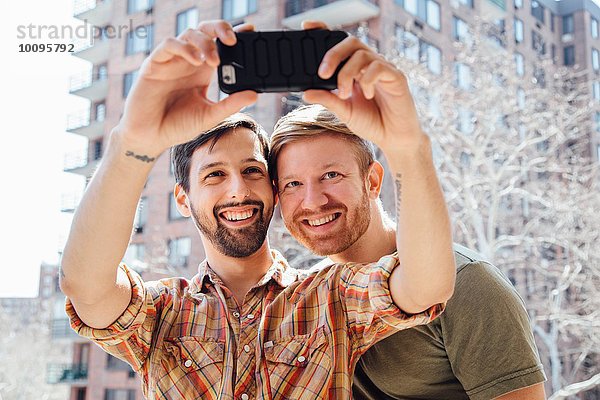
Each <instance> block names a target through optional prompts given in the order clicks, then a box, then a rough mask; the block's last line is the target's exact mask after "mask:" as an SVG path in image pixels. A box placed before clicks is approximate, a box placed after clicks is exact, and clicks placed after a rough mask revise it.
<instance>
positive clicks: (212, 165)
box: [198, 157, 265, 175]
mask: <svg viewBox="0 0 600 400" xmlns="http://www.w3.org/2000/svg"><path fill="white" fill-rule="evenodd" d="M249 162H256V163H259V164H265V161H261V160H259V159H258V158H254V157H249V158H246V159H244V160H242V163H249ZM225 165H226V164H225V163H224V162H223V161H215V162H212V163H208V164H206V165H203V166H201V167H200V168H199V169H198V175H200V174H201V173H202V172H204V171H206V170H207V169H210V168H215V167H223V166H225Z"/></svg>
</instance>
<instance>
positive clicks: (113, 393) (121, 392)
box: [104, 389, 135, 400]
mask: <svg viewBox="0 0 600 400" xmlns="http://www.w3.org/2000/svg"><path fill="white" fill-rule="evenodd" d="M104 400H135V389H105V390H104Z"/></svg>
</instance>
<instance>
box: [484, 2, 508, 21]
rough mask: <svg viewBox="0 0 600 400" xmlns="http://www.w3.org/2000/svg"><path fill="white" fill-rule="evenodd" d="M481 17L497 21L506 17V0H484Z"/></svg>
mask: <svg viewBox="0 0 600 400" xmlns="http://www.w3.org/2000/svg"><path fill="white" fill-rule="evenodd" d="M481 17H482V18H483V19H484V20H486V21H497V20H499V19H502V18H505V17H506V0H483V1H482V2H481Z"/></svg>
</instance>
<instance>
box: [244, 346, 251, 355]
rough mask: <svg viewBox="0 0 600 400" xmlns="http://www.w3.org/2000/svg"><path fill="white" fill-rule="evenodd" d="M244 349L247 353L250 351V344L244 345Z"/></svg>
mask: <svg viewBox="0 0 600 400" xmlns="http://www.w3.org/2000/svg"><path fill="white" fill-rule="evenodd" d="M244 351H245V352H246V353H250V346H248V345H244Z"/></svg>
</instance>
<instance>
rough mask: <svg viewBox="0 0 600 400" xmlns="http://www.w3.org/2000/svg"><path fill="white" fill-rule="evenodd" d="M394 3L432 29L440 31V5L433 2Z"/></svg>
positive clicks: (431, 0)
mask: <svg viewBox="0 0 600 400" xmlns="http://www.w3.org/2000/svg"><path fill="white" fill-rule="evenodd" d="M396 3H397V4H399V5H400V6H401V7H402V8H404V9H405V10H406V11H407V12H409V13H411V14H412V15H414V16H416V17H419V18H420V19H421V20H423V21H425V22H427V24H428V25H429V26H431V27H432V28H433V29H436V30H438V31H439V30H440V29H441V23H440V21H441V19H440V5H439V4H438V3H437V2H436V1H434V0H396Z"/></svg>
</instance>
